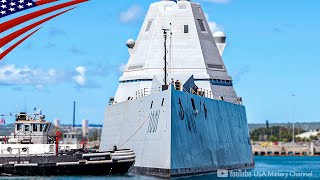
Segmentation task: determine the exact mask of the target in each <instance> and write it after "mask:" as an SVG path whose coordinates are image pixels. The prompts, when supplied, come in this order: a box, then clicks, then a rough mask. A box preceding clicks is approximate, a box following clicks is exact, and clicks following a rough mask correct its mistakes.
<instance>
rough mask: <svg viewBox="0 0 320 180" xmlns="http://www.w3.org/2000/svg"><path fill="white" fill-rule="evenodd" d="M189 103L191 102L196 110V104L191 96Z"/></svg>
mask: <svg viewBox="0 0 320 180" xmlns="http://www.w3.org/2000/svg"><path fill="white" fill-rule="evenodd" d="M191 104H192V108H193V110H196V105H195V103H194V99H193V98H191Z"/></svg>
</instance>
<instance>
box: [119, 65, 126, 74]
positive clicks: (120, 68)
mask: <svg viewBox="0 0 320 180" xmlns="http://www.w3.org/2000/svg"><path fill="white" fill-rule="evenodd" d="M126 69H127V64H120V66H119V68H118V70H119V72H120V73H123V72H124V71H125V70H126Z"/></svg>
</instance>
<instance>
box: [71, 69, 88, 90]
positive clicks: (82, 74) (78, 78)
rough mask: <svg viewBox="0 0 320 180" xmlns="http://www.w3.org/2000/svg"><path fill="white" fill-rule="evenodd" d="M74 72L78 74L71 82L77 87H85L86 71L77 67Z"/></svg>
mask: <svg viewBox="0 0 320 180" xmlns="http://www.w3.org/2000/svg"><path fill="white" fill-rule="evenodd" d="M76 72H77V73H78V74H77V75H76V76H73V80H74V81H75V82H76V83H77V84H78V85H79V86H85V85H86V82H87V78H86V73H87V69H86V68H85V67H84V66H78V67H77V68H76Z"/></svg>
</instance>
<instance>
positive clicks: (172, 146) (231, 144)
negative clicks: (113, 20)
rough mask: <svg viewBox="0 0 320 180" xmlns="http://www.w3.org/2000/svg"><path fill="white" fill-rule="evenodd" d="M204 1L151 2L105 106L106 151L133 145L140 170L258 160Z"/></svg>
mask: <svg viewBox="0 0 320 180" xmlns="http://www.w3.org/2000/svg"><path fill="white" fill-rule="evenodd" d="M225 42H226V36H225V34H224V33H222V32H217V33H214V34H212V32H211V31H210V28H209V25H208V22H207V20H206V17H205V14H204V12H203V10H202V8H201V6H200V5H199V4H197V3H194V2H190V1H187V0H180V1H170V0H162V1H159V2H155V3H153V4H151V6H150V8H149V11H148V13H147V15H146V18H145V20H144V22H143V25H142V28H141V31H140V33H139V35H138V38H137V40H132V39H129V40H128V41H127V46H128V49H129V53H130V59H129V62H128V64H127V66H126V70H125V72H124V74H123V76H122V77H121V78H120V84H119V87H118V90H117V92H116V94H115V97H114V98H110V102H109V105H108V106H107V108H106V112H105V121H104V126H103V131H102V139H101V147H100V149H101V150H108V149H111V148H112V147H114V146H117V147H118V148H130V149H133V150H134V152H135V155H136V162H135V167H134V168H133V172H136V173H141V174H145V175H154V176H161V177H172V176H181V175H190V174H196V173H206V172H214V171H217V170H218V169H239V168H250V167H253V166H254V162H253V158H252V150H251V144H250V136H249V130H248V125H247V118H246V110H245V107H244V106H243V105H242V98H241V97H239V96H237V94H236V92H235V90H234V88H233V81H232V78H231V77H230V76H229V75H228V72H227V70H226V67H225V65H224V63H223V60H222V54H223V51H224V48H225V45H226V43H225Z"/></svg>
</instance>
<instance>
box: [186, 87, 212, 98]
mask: <svg viewBox="0 0 320 180" xmlns="http://www.w3.org/2000/svg"><path fill="white" fill-rule="evenodd" d="M183 91H184V92H187V93H191V94H195V95H198V96H202V97H205V98H209V99H213V96H212V91H210V90H207V89H204V88H198V89H197V90H195V89H193V88H190V90H189V91H187V90H186V89H185V88H183Z"/></svg>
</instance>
